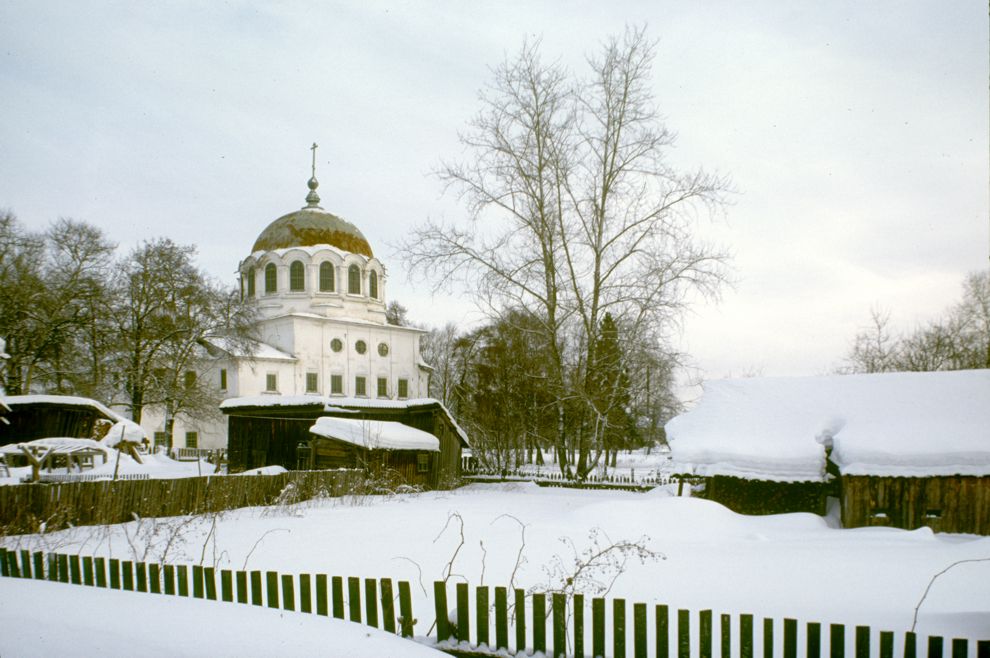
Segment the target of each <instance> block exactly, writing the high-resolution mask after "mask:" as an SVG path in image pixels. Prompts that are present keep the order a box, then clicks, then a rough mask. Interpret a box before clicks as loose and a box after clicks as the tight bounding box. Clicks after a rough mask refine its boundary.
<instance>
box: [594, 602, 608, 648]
mask: <svg viewBox="0 0 990 658" xmlns="http://www.w3.org/2000/svg"><path fill="white" fill-rule="evenodd" d="M591 654H592V655H593V656H604V655H605V599H603V598H600V597H596V598H593V599H591Z"/></svg>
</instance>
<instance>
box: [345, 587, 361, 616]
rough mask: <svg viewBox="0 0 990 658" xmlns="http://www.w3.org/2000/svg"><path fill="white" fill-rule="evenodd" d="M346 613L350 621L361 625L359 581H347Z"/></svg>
mask: <svg viewBox="0 0 990 658" xmlns="http://www.w3.org/2000/svg"><path fill="white" fill-rule="evenodd" d="M347 612H348V616H349V618H350V620H351V621H353V622H357V623H359V624H360V623H361V579H360V578H355V577H354V576H350V577H349V578H348V579H347Z"/></svg>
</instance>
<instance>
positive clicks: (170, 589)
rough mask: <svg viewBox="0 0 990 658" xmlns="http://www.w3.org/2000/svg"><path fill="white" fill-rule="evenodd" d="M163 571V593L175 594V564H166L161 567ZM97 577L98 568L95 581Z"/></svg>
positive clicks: (98, 574) (98, 575) (98, 573)
mask: <svg viewBox="0 0 990 658" xmlns="http://www.w3.org/2000/svg"><path fill="white" fill-rule="evenodd" d="M163 571H164V572H165V593H166V594H175V566H173V565H171V564H166V565H165V566H164V567H163ZM99 577H100V572H99V570H97V572H96V578H97V583H99Z"/></svg>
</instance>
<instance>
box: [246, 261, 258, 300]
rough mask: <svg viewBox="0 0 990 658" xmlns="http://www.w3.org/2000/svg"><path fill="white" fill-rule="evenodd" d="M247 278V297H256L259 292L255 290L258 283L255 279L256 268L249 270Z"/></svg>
mask: <svg viewBox="0 0 990 658" xmlns="http://www.w3.org/2000/svg"><path fill="white" fill-rule="evenodd" d="M245 278H246V279H247V296H248V297H254V296H255V293H256V292H257V290H256V289H255V286H256V283H255V278H254V267H249V268H248V271H247V275H246V276H245Z"/></svg>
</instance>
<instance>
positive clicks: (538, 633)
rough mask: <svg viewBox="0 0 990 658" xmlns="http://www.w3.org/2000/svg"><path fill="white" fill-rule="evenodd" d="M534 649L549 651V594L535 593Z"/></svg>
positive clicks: (543, 651)
mask: <svg viewBox="0 0 990 658" xmlns="http://www.w3.org/2000/svg"><path fill="white" fill-rule="evenodd" d="M533 651H539V652H541V653H546V652H547V595H546V594H543V593H542V592H541V593H538V594H533Z"/></svg>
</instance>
